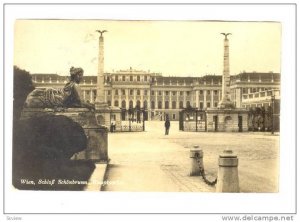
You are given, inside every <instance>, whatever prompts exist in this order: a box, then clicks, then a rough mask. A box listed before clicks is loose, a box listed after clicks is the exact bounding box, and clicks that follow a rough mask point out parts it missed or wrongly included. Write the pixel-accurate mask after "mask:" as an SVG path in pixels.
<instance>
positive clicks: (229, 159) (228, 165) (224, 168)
mask: <svg viewBox="0 0 300 222" xmlns="http://www.w3.org/2000/svg"><path fill="white" fill-rule="evenodd" d="M239 191H240V188H239V174H238V158H237V156H236V155H235V154H234V153H233V152H232V150H224V151H223V153H222V154H220V156H219V170H218V181H217V185H216V192H223V193H238V192H239Z"/></svg>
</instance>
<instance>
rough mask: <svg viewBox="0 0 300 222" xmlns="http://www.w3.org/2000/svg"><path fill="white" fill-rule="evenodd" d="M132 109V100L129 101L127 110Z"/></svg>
mask: <svg viewBox="0 0 300 222" xmlns="http://www.w3.org/2000/svg"><path fill="white" fill-rule="evenodd" d="M132 108H133V102H132V100H130V101H129V109H132Z"/></svg>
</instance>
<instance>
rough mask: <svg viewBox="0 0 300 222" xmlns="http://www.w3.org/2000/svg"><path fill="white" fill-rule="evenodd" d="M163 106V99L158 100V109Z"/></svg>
mask: <svg viewBox="0 0 300 222" xmlns="http://www.w3.org/2000/svg"><path fill="white" fill-rule="evenodd" d="M161 108H162V103H161V101H158V109H161Z"/></svg>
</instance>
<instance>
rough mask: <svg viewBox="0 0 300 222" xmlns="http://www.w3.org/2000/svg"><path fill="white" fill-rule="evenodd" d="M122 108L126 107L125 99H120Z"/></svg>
mask: <svg viewBox="0 0 300 222" xmlns="http://www.w3.org/2000/svg"><path fill="white" fill-rule="evenodd" d="M122 108H123V109H126V101H125V100H123V101H122Z"/></svg>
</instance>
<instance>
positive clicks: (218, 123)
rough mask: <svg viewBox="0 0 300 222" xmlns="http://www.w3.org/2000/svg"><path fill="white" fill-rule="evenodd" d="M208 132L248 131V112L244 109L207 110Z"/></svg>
mask: <svg viewBox="0 0 300 222" xmlns="http://www.w3.org/2000/svg"><path fill="white" fill-rule="evenodd" d="M206 117H207V131H208V132H246V131H248V111H247V110H245V109H215V108H214V109H207V110H206Z"/></svg>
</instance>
